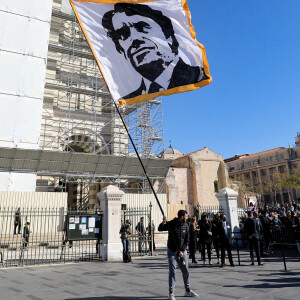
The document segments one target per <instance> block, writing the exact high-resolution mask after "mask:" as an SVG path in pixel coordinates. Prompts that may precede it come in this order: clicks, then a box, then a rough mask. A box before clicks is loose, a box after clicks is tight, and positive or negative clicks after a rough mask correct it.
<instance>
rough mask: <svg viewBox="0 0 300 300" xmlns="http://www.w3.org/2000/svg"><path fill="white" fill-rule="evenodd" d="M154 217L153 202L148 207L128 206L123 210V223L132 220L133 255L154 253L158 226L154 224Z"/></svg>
mask: <svg viewBox="0 0 300 300" xmlns="http://www.w3.org/2000/svg"><path fill="white" fill-rule="evenodd" d="M152 217H153V214H152V205H151V204H150V205H149V206H148V207H143V208H128V209H126V210H123V211H122V224H123V223H124V222H125V221H126V220H130V221H131V238H130V253H131V256H143V255H152V254H153V251H155V229H156V228H155V224H154V223H153V224H152V222H153V218H152ZM141 218H144V220H143V223H141ZM150 224H152V225H153V226H151V225H150ZM138 232H140V233H138Z"/></svg>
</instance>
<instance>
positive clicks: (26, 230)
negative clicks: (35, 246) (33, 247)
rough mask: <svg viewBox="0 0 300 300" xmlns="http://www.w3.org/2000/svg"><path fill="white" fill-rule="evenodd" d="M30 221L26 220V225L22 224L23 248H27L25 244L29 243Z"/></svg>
mask: <svg viewBox="0 0 300 300" xmlns="http://www.w3.org/2000/svg"><path fill="white" fill-rule="evenodd" d="M29 226H30V223H29V222H26V225H25V226H24V230H23V249H25V250H27V246H28V243H29V234H30V229H29Z"/></svg>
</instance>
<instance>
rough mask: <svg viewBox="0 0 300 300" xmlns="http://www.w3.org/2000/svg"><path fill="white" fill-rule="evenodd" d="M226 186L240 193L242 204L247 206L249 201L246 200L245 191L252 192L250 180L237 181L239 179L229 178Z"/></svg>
mask: <svg viewBox="0 0 300 300" xmlns="http://www.w3.org/2000/svg"><path fill="white" fill-rule="evenodd" d="M228 187H229V188H230V189H233V190H235V191H237V192H238V193H239V194H240V197H241V199H243V200H244V203H242V206H244V207H246V206H249V201H247V200H248V197H247V192H252V187H251V184H250V181H248V180H244V181H239V180H232V179H229V181H228Z"/></svg>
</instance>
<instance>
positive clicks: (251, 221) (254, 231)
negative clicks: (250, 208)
mask: <svg viewBox="0 0 300 300" xmlns="http://www.w3.org/2000/svg"><path fill="white" fill-rule="evenodd" d="M256 217H257V214H256V212H251V213H250V218H248V219H247V220H246V221H245V232H246V236H247V238H248V240H249V248H250V258H251V264H252V265H254V255H253V248H254V250H255V254H256V258H257V262H258V265H259V266H261V265H263V264H262V263H261V260H260V236H261V234H262V227H261V223H260V222H259V219H257V218H256Z"/></svg>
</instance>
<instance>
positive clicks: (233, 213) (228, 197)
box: [216, 188, 240, 232]
mask: <svg viewBox="0 0 300 300" xmlns="http://www.w3.org/2000/svg"><path fill="white" fill-rule="evenodd" d="M238 195H239V194H238V192H236V191H234V190H232V189H229V188H224V189H222V190H220V191H219V193H217V194H216V197H217V198H218V199H219V202H220V206H222V208H223V209H224V213H225V214H226V217H227V221H228V222H229V223H230V224H231V228H232V231H233V232H240V229H239V221H238V214H237V198H238Z"/></svg>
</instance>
